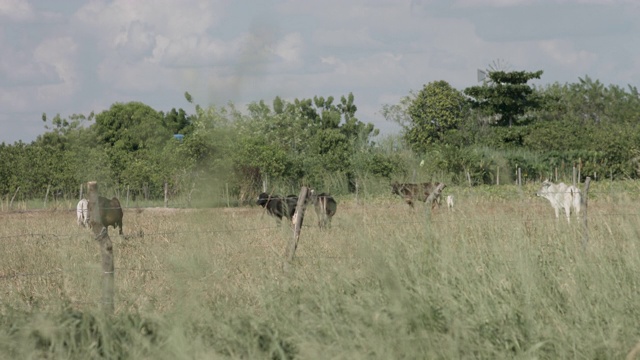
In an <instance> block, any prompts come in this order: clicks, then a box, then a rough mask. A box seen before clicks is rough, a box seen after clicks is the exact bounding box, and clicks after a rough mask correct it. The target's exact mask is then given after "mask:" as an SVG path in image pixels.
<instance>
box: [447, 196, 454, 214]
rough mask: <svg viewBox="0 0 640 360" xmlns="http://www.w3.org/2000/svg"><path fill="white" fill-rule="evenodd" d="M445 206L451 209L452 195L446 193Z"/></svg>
mask: <svg viewBox="0 0 640 360" xmlns="http://www.w3.org/2000/svg"><path fill="white" fill-rule="evenodd" d="M447 207H448V208H449V210H451V209H453V195H447Z"/></svg>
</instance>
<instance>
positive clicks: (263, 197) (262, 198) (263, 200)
mask: <svg viewBox="0 0 640 360" xmlns="http://www.w3.org/2000/svg"><path fill="white" fill-rule="evenodd" d="M271 198H272V196H271V195H269V194H267V193H264V192H263V193H261V194H260V195H258V199H256V204H258V205H260V206H262V207H264V206H266V205H267V203H268V202H269V200H271Z"/></svg>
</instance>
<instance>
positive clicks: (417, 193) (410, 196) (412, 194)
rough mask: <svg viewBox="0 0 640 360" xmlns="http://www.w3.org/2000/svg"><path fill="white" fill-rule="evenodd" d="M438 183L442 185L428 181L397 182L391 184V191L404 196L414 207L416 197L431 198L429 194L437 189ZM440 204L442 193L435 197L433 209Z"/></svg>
mask: <svg viewBox="0 0 640 360" xmlns="http://www.w3.org/2000/svg"><path fill="white" fill-rule="evenodd" d="M438 185H440V183H439V182H434V183H430V182H426V183H419V184H412V183H397V182H396V183H392V184H391V193H392V194H396V195H400V196H402V197H403V198H404V201H405V202H406V203H407V204H409V206H411V207H413V202H414V200H416V199H417V200H419V201H425V202H426V201H427V199H428V198H429V195H431V193H432V192H434V191H435V190H436V188H437V187H438ZM445 186H446V185H444V184H443V188H444V187H445ZM438 205H440V194H438V195H437V196H436V198H435V199H433V202H432V203H431V208H432V209H433V208H435V207H436V206H438Z"/></svg>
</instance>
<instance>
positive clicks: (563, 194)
mask: <svg viewBox="0 0 640 360" xmlns="http://www.w3.org/2000/svg"><path fill="white" fill-rule="evenodd" d="M536 195H537V196H540V197H543V198H545V199H547V200H549V202H551V206H553V209H554V210H555V212H556V218H557V219H559V218H560V208H564V212H565V214H566V215H567V222H568V223H571V219H570V215H571V208H573V209H574V212H575V214H576V216H577V217H579V216H580V206H581V204H582V198H581V196H580V189H578V188H577V187H575V186H573V185H569V186H567V185H566V184H565V183H559V184H554V183H552V182H550V181H549V180H545V181H544V182H543V183H542V187H541V188H540V190H538V192H537V193H536Z"/></svg>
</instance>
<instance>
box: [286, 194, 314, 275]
mask: <svg viewBox="0 0 640 360" xmlns="http://www.w3.org/2000/svg"><path fill="white" fill-rule="evenodd" d="M308 193H309V188H307V187H306V186H303V187H302V189H300V195H298V203H297V204H296V212H295V213H294V214H293V221H294V227H293V237H292V238H291V241H289V246H288V250H287V261H286V262H285V265H284V268H285V270H286V269H287V268H288V264H290V263H291V262H292V261H293V256H294V255H295V253H296V249H297V248H298V241H299V240H300V230H301V229H302V219H303V218H304V210H305V207H306V203H307V194H308Z"/></svg>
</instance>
